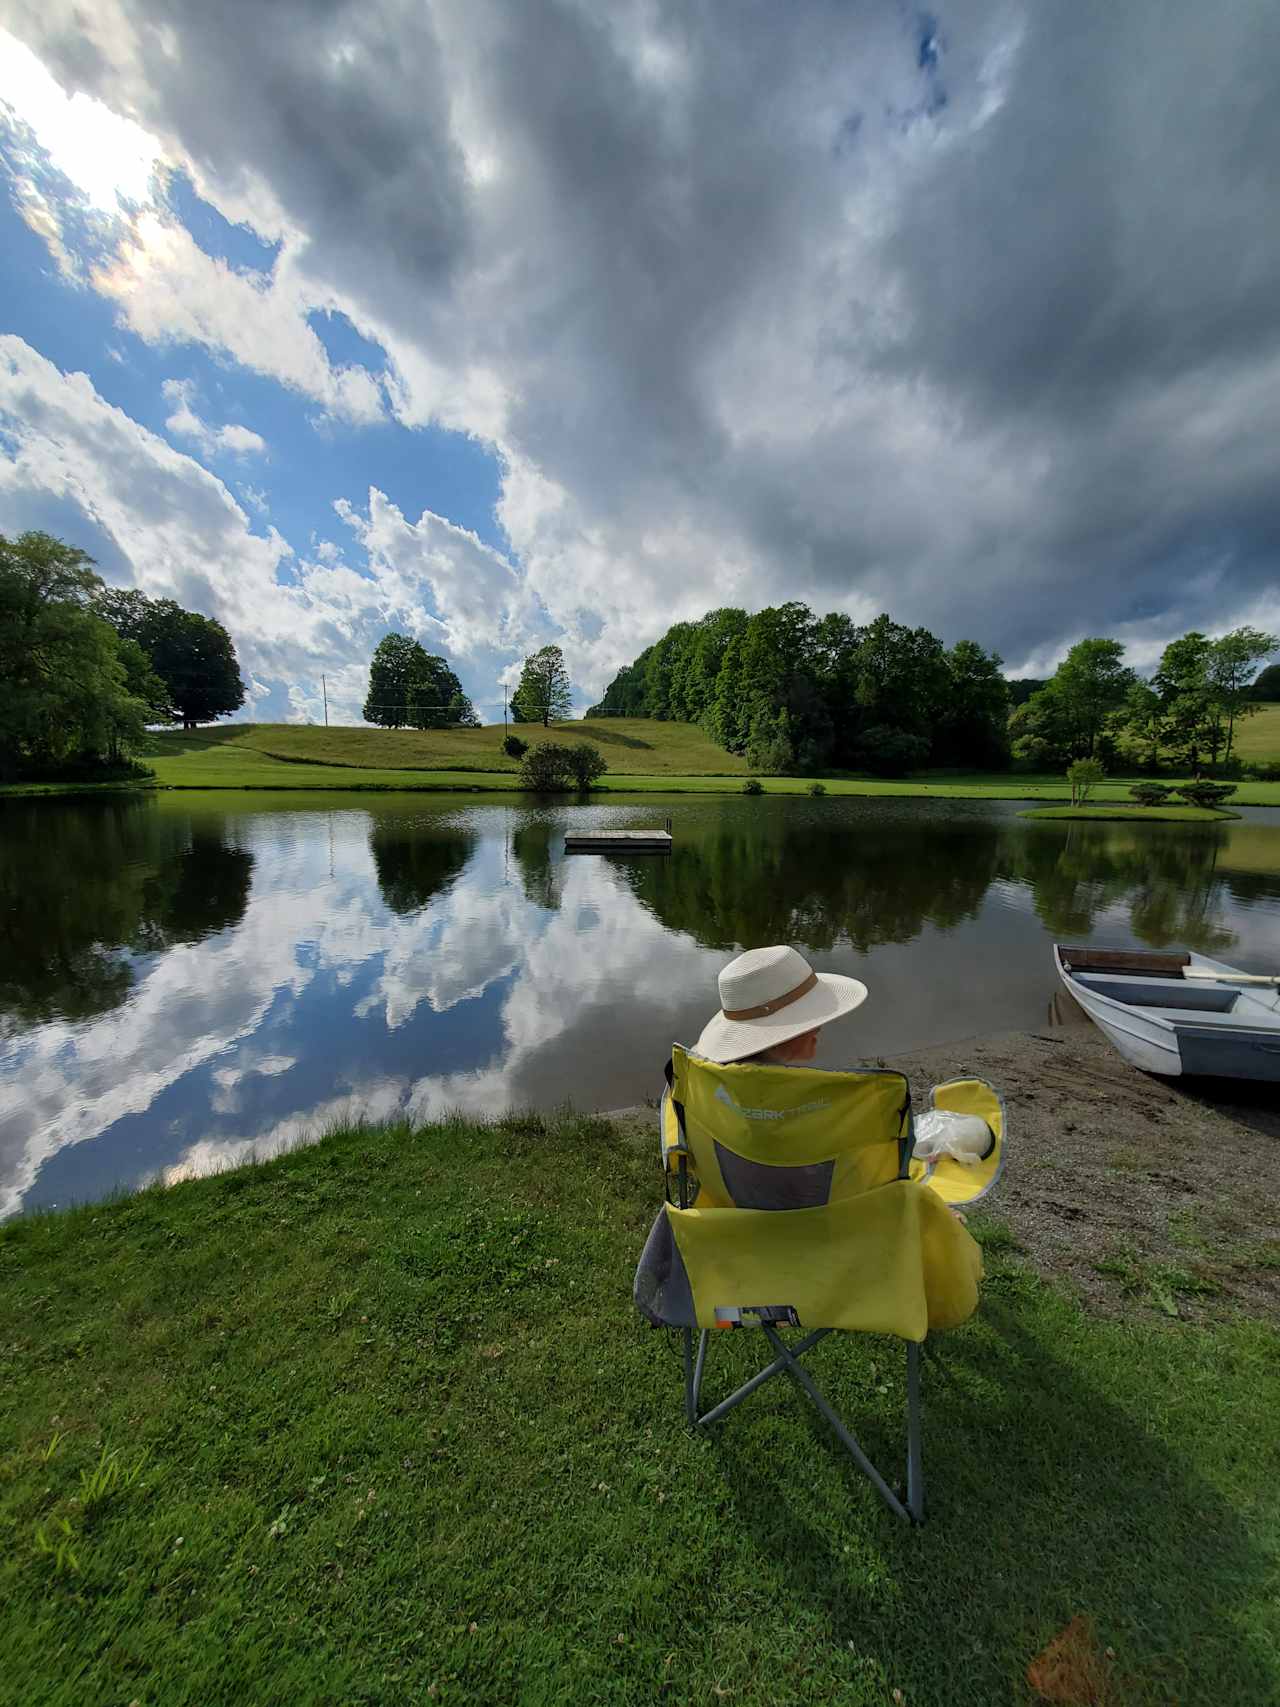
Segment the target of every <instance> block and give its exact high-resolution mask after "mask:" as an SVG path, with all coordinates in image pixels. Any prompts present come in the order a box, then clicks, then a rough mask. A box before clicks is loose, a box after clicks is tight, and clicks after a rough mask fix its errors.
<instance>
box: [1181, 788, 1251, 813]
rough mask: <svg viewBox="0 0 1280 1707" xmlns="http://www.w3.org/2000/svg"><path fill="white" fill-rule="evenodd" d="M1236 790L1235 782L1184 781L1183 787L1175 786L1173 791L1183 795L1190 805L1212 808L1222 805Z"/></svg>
mask: <svg viewBox="0 0 1280 1707" xmlns="http://www.w3.org/2000/svg"><path fill="white" fill-rule="evenodd" d="M1235 791H1236V785H1235V783H1234V782H1184V783H1183V785H1182V787H1181V788H1175V789H1174V791H1173V792H1174V793H1175V794H1178V795H1181V796H1182V798H1183V799H1184V800H1185V801H1186V802H1187V804H1188V805H1189V806H1204V807H1208V808H1210V809H1212V808H1215V807H1218V806H1221V805H1222V803H1223V801H1224V800H1229V799H1230V798H1231V796H1232V795H1233V794H1234V793H1235Z"/></svg>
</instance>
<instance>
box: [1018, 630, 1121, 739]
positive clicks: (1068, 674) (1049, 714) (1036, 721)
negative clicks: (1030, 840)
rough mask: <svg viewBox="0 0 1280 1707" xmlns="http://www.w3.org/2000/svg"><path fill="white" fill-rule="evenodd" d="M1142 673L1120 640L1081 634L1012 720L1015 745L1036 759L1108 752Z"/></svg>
mask: <svg viewBox="0 0 1280 1707" xmlns="http://www.w3.org/2000/svg"><path fill="white" fill-rule="evenodd" d="M1137 679H1138V678H1137V676H1136V675H1135V674H1134V672H1133V671H1132V670H1131V669H1130V668H1129V667H1128V665H1127V664H1126V663H1125V661H1124V647H1123V646H1122V645H1121V644H1120V642H1119V641H1118V640H1107V639H1104V638H1101V637H1099V636H1093V637H1091V638H1090V639H1087V640H1078V641H1077V642H1076V644H1075V645H1074V646H1073V647H1072V648H1071V650H1070V651H1069V652H1068V653H1067V655H1066V657H1065V658H1064V659H1063V660H1062V662H1061V663H1060V664H1059V665H1058V668H1057V669H1056V670H1055V671H1054V673H1053V675H1052V677H1051V678H1050V679H1049V681H1048V682H1046V683H1045V685H1044V687H1042V688H1040V689H1038V690H1037V691H1036V692H1035V693H1033V694H1032V695H1031V697H1030V699H1028V700H1027V701H1026V702H1025V703H1024V704H1023V705H1020V706H1019V707H1018V708H1017V709H1016V710H1015V712H1014V714H1013V717H1012V718H1011V720H1010V724H1009V732H1010V734H1011V736H1012V737H1013V750H1014V752H1015V753H1016V754H1017V755H1018V757H1019V758H1022V759H1027V760H1029V761H1031V762H1032V763H1035V764H1046V765H1052V766H1057V765H1059V764H1063V763H1066V762H1067V761H1069V760H1071V759H1095V758H1100V757H1103V756H1105V753H1106V750H1107V746H1108V743H1109V742H1110V738H1111V737H1110V731H1111V727H1112V725H1113V723H1114V722H1115V719H1116V717H1117V714H1118V713H1120V712H1121V710H1122V708H1123V706H1124V703H1125V698H1126V696H1127V694H1128V692H1129V689H1130V688H1131V687H1132V686H1133V684H1134V682H1135V681H1137Z"/></svg>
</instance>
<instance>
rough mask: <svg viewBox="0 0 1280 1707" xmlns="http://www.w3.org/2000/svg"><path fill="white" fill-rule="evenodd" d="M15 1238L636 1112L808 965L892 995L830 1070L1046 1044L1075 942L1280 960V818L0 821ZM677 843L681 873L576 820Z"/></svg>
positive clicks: (82, 816) (843, 804)
mask: <svg viewBox="0 0 1280 1707" xmlns="http://www.w3.org/2000/svg"><path fill="white" fill-rule="evenodd" d="M0 811H2V814H3V834H2V835H0V1213H11V1212H12V1211H14V1210H15V1209H18V1208H20V1207H23V1206H26V1207H32V1206H35V1205H40V1204H54V1203H66V1202H69V1201H72V1200H80V1199H86V1198H92V1197H96V1196H101V1195H103V1194H104V1193H106V1192H107V1191H110V1190H111V1189H113V1188H114V1187H117V1186H122V1185H132V1184H135V1183H137V1182H139V1181H141V1180H144V1179H147V1178H150V1177H153V1176H154V1175H156V1174H157V1173H164V1174H165V1175H166V1176H167V1177H171V1178H173V1177H180V1176H181V1175H182V1174H184V1173H188V1172H196V1171H202V1170H205V1169H207V1168H211V1167H216V1166H219V1165H223V1164H225V1163H228V1162H233V1161H236V1160H238V1159H241V1158H243V1157H244V1156H246V1155H248V1154H249V1152H250V1151H251V1150H253V1151H256V1152H257V1153H258V1154H265V1153H269V1152H270V1151H271V1150H273V1149H275V1148H278V1147H279V1146H280V1145H282V1144H285V1143H288V1142H291V1141H293V1140H295V1139H297V1138H298V1137H300V1136H303V1135H305V1134H307V1133H312V1132H315V1131H316V1130H318V1129H323V1127H324V1126H325V1125H326V1124H327V1123H330V1122H332V1121H334V1120H336V1119H337V1118H339V1117H340V1116H342V1115H345V1114H347V1113H349V1112H352V1111H363V1112H365V1113H368V1114H369V1115H372V1116H380V1115H385V1114H389V1113H392V1112H394V1111H398V1110H407V1111H408V1112H410V1113H411V1114H413V1115H415V1116H417V1117H419V1118H428V1117H431V1116H434V1115H437V1114H439V1113H441V1112H442V1111H443V1110H445V1109H448V1108H453V1107H461V1108H465V1109H468V1110H477V1111H496V1110H498V1109H500V1108H504V1107H507V1106H509V1105H522V1104H523V1105H535V1106H541V1107H548V1106H553V1105H555V1104H557V1103H559V1102H562V1101H564V1100H566V1099H569V1098H572V1099H573V1100H574V1101H575V1102H577V1103H578V1104H579V1105H580V1106H583V1107H592V1106H595V1107H602V1108H610V1107H618V1106H620V1105H623V1104H629V1103H635V1102H638V1101H641V1100H643V1098H644V1097H645V1096H647V1095H652V1094H653V1093H654V1092H655V1090H656V1089H657V1088H658V1087H659V1085H660V1080H661V1069H662V1064H663V1062H664V1060H665V1059H666V1055H667V1052H668V1049H669V1046H670V1044H671V1042H672V1040H673V1039H677V1038H678V1039H680V1040H681V1041H692V1039H693V1038H694V1037H695V1036H696V1034H697V1032H698V1030H699V1029H700V1027H701V1025H702V1023H703V1021H704V1020H705V1018H706V1017H707V1016H708V1014H709V1013H710V1012H711V1011H712V1010H713V1008H714V1007H715V975H716V972H717V970H718V968H719V966H720V965H721V964H722V962H723V961H724V959H725V958H726V956H727V954H728V953H730V952H732V951H733V950H735V949H736V948H738V947H740V946H752V945H755V944H758V943H762V942H773V941H791V942H794V943H796V944H797V945H798V946H799V947H801V948H802V949H804V950H806V951H807V952H808V953H810V954H811V955H812V956H813V957H814V958H815V959H816V960H817V962H818V964H819V965H820V966H824V967H828V968H830V969H832V970H837V971H844V972H853V973H856V974H857V975H858V976H859V977H861V978H863V979H864V980H865V982H866V983H867V984H868V985H869V987H870V990H871V1000H870V1001H869V1002H868V1003H867V1005H866V1006H865V1007H864V1008H862V1009H861V1010H860V1011H859V1013H858V1014H857V1015H856V1017H854V1018H853V1019H851V1020H850V1021H849V1022H848V1023H847V1024H845V1025H843V1026H840V1027H836V1028H834V1029H833V1030H832V1031H831V1032H830V1033H828V1034H827V1036H826V1038H825V1039H824V1046H823V1053H822V1055H821V1056H820V1060H823V1061H825V1062H826V1063H827V1064H829V1065H840V1064H845V1063H850V1062H853V1061H858V1060H869V1059H874V1058H875V1057H877V1056H880V1055H885V1054H891V1053H894V1052H898V1051H902V1050H906V1049H911V1048H915V1047H918V1046H922V1045H925V1044H929V1043H939V1042H946V1041H952V1040H956V1039H959V1038H963V1037H967V1036H974V1035H980V1034H982V1033H986V1032H992V1031H999V1030H1004V1029H1008V1028H1013V1027H1026V1026H1036V1025H1042V1024H1043V1023H1044V1021H1045V1016H1046V1009H1047V1003H1048V1000H1049V998H1050V996H1051V995H1052V993H1053V989H1054V980H1053V976H1052V970H1051V966H1050V962H1049V955H1048V944H1049V942H1050V941H1051V940H1052V939H1053V938H1054V937H1065V938H1070V939H1080V938H1085V939H1088V938H1093V939H1094V940H1096V941H1099V942H1107V943H1116V944H1122V943H1126V942H1139V943H1144V944H1149V945H1152V946H1164V945H1166V944H1169V943H1178V944H1183V945H1186V946H1191V947H1199V948H1203V949H1205V950H1207V951H1209V952H1220V953H1222V954H1223V955H1225V956H1226V957H1227V958H1229V959H1231V960H1233V961H1234V962H1236V963H1238V964H1240V965H1243V966H1246V967H1252V968H1254V969H1259V970H1261V969H1265V968H1267V967H1269V966H1272V965H1275V964H1277V963H1280V815H1277V816H1275V817H1269V816H1267V815H1266V814H1264V813H1262V812H1257V813H1254V814H1251V815H1250V817H1249V818H1248V820H1247V821H1245V822H1241V823H1239V824H1235V825H1230V826H1222V827H1216V826H1215V827H1213V828H1210V829H1208V830H1200V829H1198V828H1196V829H1189V828H1187V827H1183V826H1158V825H1151V826H1143V825H1129V824H1113V825H1108V824H1081V825H1072V826H1066V825H1058V824H1034V823H1028V822H1026V821H1023V820H1020V819H1019V818H1018V816H1017V811H1018V807H1017V805H1016V804H1015V803H1003V802H973V803H968V802H931V801H853V800H835V799H827V800H824V801H814V802H810V801H807V800H786V801H784V800H779V799H769V798H765V799H763V800H746V799H743V798H741V797H705V798H698V797H696V796H694V797H689V796H685V797H680V798H675V797H673V798H671V799H669V800H665V801H659V800H656V799H653V798H650V799H649V800H647V801H640V802H635V803H632V804H625V803H623V804H615V803H610V804H609V805H607V806H605V805H601V806H583V807H574V806H568V805H561V806H555V807H549V808H537V807H525V806H516V805H490V804H486V805H474V804H471V803H470V802H469V801H467V800H465V799H461V798H450V799H446V798H443V797H437V798H436V799H434V800H432V801H429V802H426V801H424V800H422V799H421V798H419V799H416V800H409V799H398V800H397V799H391V800H373V799H370V800H366V801H365V802H363V803H360V804H353V800H352V797H351V796H324V797H321V796H314V797H313V796H308V797H306V801H305V804H302V803H300V802H299V800H298V798H297V797H294V798H293V799H291V800H288V801H283V800H279V799H277V798H270V799H261V800H258V799H255V800H254V801H253V802H252V804H250V805H248V806H247V807H246V806H245V804H244V799H243V797H231V796H222V797H213V796H201V797H191V796H187V797H182V796H162V797H160V798H157V799H153V800H148V801H124V800H117V801H93V802H72V801H49V802H40V803H27V804H19V803H11V804H9V805H7V806H5V807H4V808H3V809H0ZM667 813H670V814H671V815H672V817H673V818H674V820H675V834H676V846H675V852H674V854H673V855H672V856H671V857H670V858H668V859H660V858H652V857H649V858H643V857H633V858H631V859H629V860H626V861H617V860H612V859H607V858H599V857H592V856H572V857H569V858H566V857H565V855H564V854H563V851H562V849H563V834H564V830H565V828H566V827H567V826H568V825H570V824H573V825H574V826H579V825H582V824H584V823H589V822H595V823H604V824H610V825H613V826H616V827H628V826H634V825H642V824H646V823H653V822H658V821H660V820H661V819H662V818H663V817H665V816H666V815H667Z"/></svg>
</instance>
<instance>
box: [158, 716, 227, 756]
mask: <svg viewBox="0 0 1280 1707" xmlns="http://www.w3.org/2000/svg"><path fill="white" fill-rule="evenodd" d="M250 727H251V726H250V725H248V724H245V723H227V724H223V725H222V726H221V727H219V726H217V725H216V724H212V723H211V724H209V725H208V726H207V727H205V728H203V729H173V730H167V729H166V730H164V731H156V732H153V733H152V734H151V735H150V736H149V737H148V739H147V751H146V753H145V754H144V755H143V756H144V758H152V759H178V758H183V757H185V756H186V754H188V753H204V752H207V751H208V749H209V748H210V747H220V746H222V745H223V743H224V742H227V741H234V740H235V739H236V737H237V736H239V737H240V738H241V739H243V737H244V735H245V734H246V732H247V730H248V729H249V728H250Z"/></svg>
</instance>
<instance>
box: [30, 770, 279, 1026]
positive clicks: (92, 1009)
mask: <svg viewBox="0 0 1280 1707" xmlns="http://www.w3.org/2000/svg"><path fill="white" fill-rule="evenodd" d="M3 813H4V833H3V835H2V836H0V1015H4V1016H6V1017H8V1018H12V1019H15V1020H18V1021H20V1022H22V1023H24V1024H28V1025H29V1024H33V1023H40V1022H42V1021H45V1020H50V1019H69V1020H84V1019H89V1018H91V1017H93V1016H94V1015H95V1014H101V1013H106V1012H108V1011H109V1010H110V1009H111V1008H114V1007H116V1006H118V1005H119V1004H120V1003H121V1002H123V1001H124V1000H125V998H126V997H127V996H128V994H129V991H130V989H131V988H132V986H133V968H132V965H131V961H130V956H131V955H132V954H147V953H153V952H156V951H158V950H162V949H165V948H169V947H171V946H173V945H174V944H176V943H191V942H199V941H200V940H201V939H202V938H204V937H207V936H209V935H210V934H211V933H213V932H214V931H220V930H225V929H227V928H228V927H230V926H232V925H236V924H238V923H239V922H240V920H241V919H242V918H243V917H244V911H245V907H246V905H247V904H248V900H249V891H250V886H251V882H252V874H253V855H252V854H251V853H250V852H249V851H248V850H247V849H246V848H242V847H239V846H237V845H236V844H235V843H234V842H232V841H229V840H228V839H227V833H226V819H225V817H224V816H223V815H222V814H221V813H218V814H216V815H214V816H211V817H209V818H208V819H202V818H198V817H193V816H191V815H190V814H188V813H185V812H183V813H175V814H172V815H170V814H169V813H167V812H165V811H162V810H160V809H159V808H158V807H157V804H156V802H154V801H152V800H140V799H136V798H125V797H121V798H116V799H111V800H101V801H92V802H89V801H84V800H48V801H43V800H42V801H38V802H36V801H32V802H25V801H18V802H14V803H12V804H7V805H6V806H5V807H4V808H3Z"/></svg>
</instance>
